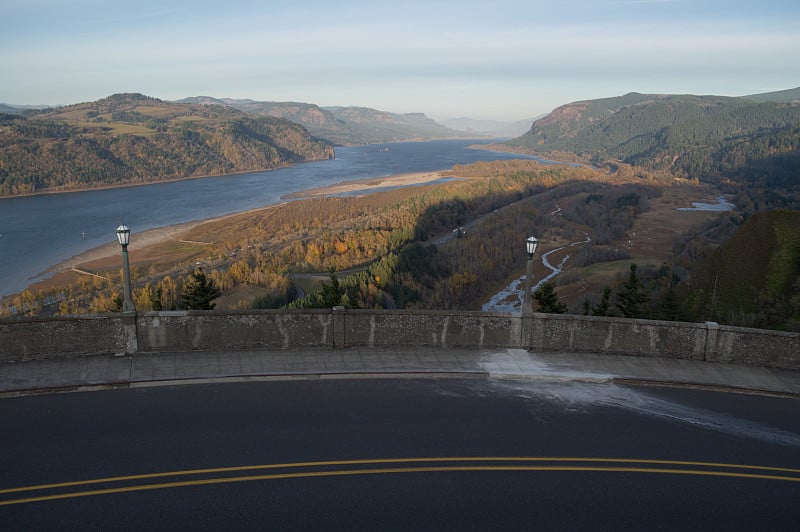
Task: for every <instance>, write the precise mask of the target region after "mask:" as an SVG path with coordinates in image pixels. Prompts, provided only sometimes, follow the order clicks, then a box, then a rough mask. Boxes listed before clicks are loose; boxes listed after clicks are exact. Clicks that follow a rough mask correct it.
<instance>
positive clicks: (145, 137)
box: [0, 94, 334, 196]
mask: <svg viewBox="0 0 800 532" xmlns="http://www.w3.org/2000/svg"><path fill="white" fill-rule="evenodd" d="M333 155H334V153H333V147H332V146H331V145H330V144H328V143H327V142H324V141H321V140H319V139H315V138H313V137H311V135H309V133H308V131H306V130H305V129H304V128H303V127H302V126H300V125H298V124H296V123H293V122H290V121H288V120H284V119H280V118H274V117H266V116H265V117H254V116H250V115H247V114H245V113H243V112H242V111H239V110H236V109H233V108H230V107H222V106H206V105H189V104H180V103H169V102H164V101H162V100H158V99H156V98H150V97H147V96H143V95H141V94H116V95H113V96H110V97H108V98H104V99H102V100H98V101H96V102H88V103H80V104H76V105H70V106H66V107H58V108H50V109H45V110H43V111H40V112H37V113H34V114H25V115H10V114H5V115H0V195H6V196H7V195H17V194H31V193H38V192H47V191H53V190H71V189H81V188H92V187H99V186H109V185H126V184H136V183H147V182H154V181H161V180H167V179H178V178H185V177H192V176H202V175H218V174H227V173H233V172H245V171H256V170H265V169H271V168H276V167H279V166H284V165H287V164H291V163H295V162H302V161H308V160H314V159H329V158H332V157H333Z"/></svg>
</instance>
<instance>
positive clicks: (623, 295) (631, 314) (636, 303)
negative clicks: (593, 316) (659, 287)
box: [617, 263, 650, 318]
mask: <svg viewBox="0 0 800 532" xmlns="http://www.w3.org/2000/svg"><path fill="white" fill-rule="evenodd" d="M649 299H650V296H649V294H648V293H647V290H645V288H644V286H642V283H641V282H640V281H639V279H638V278H637V277H636V263H633V264H631V273H630V276H629V277H628V280H627V281H625V284H623V285H622V288H621V289H620V290H619V292H618V293H617V308H618V309H619V311H620V312H621V313H622V315H623V316H624V317H626V318H642V317H644V311H643V310H642V305H643V304H645V303H646V302H647V301H648V300H649Z"/></svg>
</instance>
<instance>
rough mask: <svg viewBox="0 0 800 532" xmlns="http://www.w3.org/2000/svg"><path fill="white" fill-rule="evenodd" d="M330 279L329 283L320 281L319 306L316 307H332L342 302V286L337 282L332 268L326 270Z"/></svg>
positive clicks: (337, 279)
mask: <svg viewBox="0 0 800 532" xmlns="http://www.w3.org/2000/svg"><path fill="white" fill-rule="evenodd" d="M328 275H329V277H330V279H331V284H328V283H326V282H325V281H322V288H321V289H320V292H319V307H317V308H333V307H338V306H339V305H341V304H342V296H343V295H344V293H345V289H344V286H342V284H341V283H340V282H339V278H338V277H336V273H335V272H334V271H333V268H331V270H330V271H329V272H328Z"/></svg>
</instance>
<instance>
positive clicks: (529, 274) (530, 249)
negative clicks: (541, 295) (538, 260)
mask: <svg viewBox="0 0 800 532" xmlns="http://www.w3.org/2000/svg"><path fill="white" fill-rule="evenodd" d="M538 243H539V241H538V240H536V237H535V236H529V237H528V239H527V240H526V241H525V251H526V252H527V253H528V268H527V271H526V273H525V294H524V297H523V298H522V313H523V314H533V308H532V306H531V279H533V254H534V253H536V246H537V244H538Z"/></svg>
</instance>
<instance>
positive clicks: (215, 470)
mask: <svg viewBox="0 0 800 532" xmlns="http://www.w3.org/2000/svg"><path fill="white" fill-rule="evenodd" d="M445 462H539V463H540V462H567V463H576V462H582V463H587V462H588V463H618V464H650V465H672V466H693V467H710V468H725V469H741V470H751V471H752V470H756V471H769V472H783V473H793V474H798V475H800V469H791V468H782V467H769V466H754V465H744V464H724V463H716V462H695V461H677V460H653V459H631V458H586V457H583V458H582V457H474V456H472V457H440V458H433V457H423V458H381V459H360V460H328V461H316V462H290V463H285V464H262V465H254V466H233V467H221V468H208V469H191V470H184V471H167V472H160V473H146V474H140V475H127V476H118V477H106V478H98V479H90V480H79V481H73V482H60V483H54V484H40V485H35V486H25V487H19V488H7V489H2V490H0V494H10V493H21V492H30V491H40V490H48V489H57V488H66V487H75V486H87V485H91V484H104V483H113V482H129V481H134V480H145V479H155V478H168V477H176V476H192V475H207V474H221V473H233V472H243V471H263V470H270V469H291V468H312V467H326V466H354V465H367V464H389V463H396V464H402V463H409V464H414V463H445ZM467 467H468V466H463V467H460V468H456V469H452V470H453V471H469V470H476V471H488V470H491V469H485V468H483V469H468V468H467ZM485 467H492V466H485ZM495 467H498V466H495ZM499 467H500V469H498V470H501V471H526V470H527V471H573V470H574V471H623V470H624V471H633V472H636V471H647V472H658V473H660V472H679V473H683V474H688V473H687V471H691V472H692V474H697V475H701V474H706V475H716V476H739V477H741V478H763V479H770V480H787V481H800V478H794V477H788V476H780V475H765V474H761V475H759V474H745V473H730V472H724V471H717V472H714V471H704V470H680V469H663V470H661V469H647V468H631V467H626V468H610V467H606V468H597V467H588V466H582V467H579V468H575V469H572V468H570V467H569V466H536V468H535V469H530V468H528V469H526V468H525V466H499ZM531 467H534V466H531ZM548 468H550V469H548ZM415 470H417V468H401V469H399V471H409V472H412V471H415ZM426 470H428V471H437V470H450V469H436V468H427V469H426ZM357 471H364V472H370V471H376V472H394V470H393V469H386V470H369V469H364V470H357ZM336 474H355V473H353V472H350V473H347V472H346V471H344V472H343V471H322V472H307V473H285V474H281V475H289V476H275V475H266V476H264V475H260V476H247V477H225V478H220V479H200V480H187V481H182V482H174V483H167V484H150V485H144V486H145V487H140V486H127V487H119V488H107V489H100V490H90V491H85V492H76V494H72V493H69V494H56V495H50V496H42V497H35V498H31V499H19V501H26V502H31V501H33V500H48V499H51V498H66V497H72V496H75V497H77V496H82V495H84V494H85V495H95V494H100V493H116V492H120V491H135V490H138V489H158V488H160V487H178V486H184V485H202V484H211V483H221V482H236V481H241V480H231V479H242V480H245V479H248V480H264V479H271V478H297V477H302V476H325V475H336ZM12 503H14V501H6V502H3V501H0V505H4V504H12Z"/></svg>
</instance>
